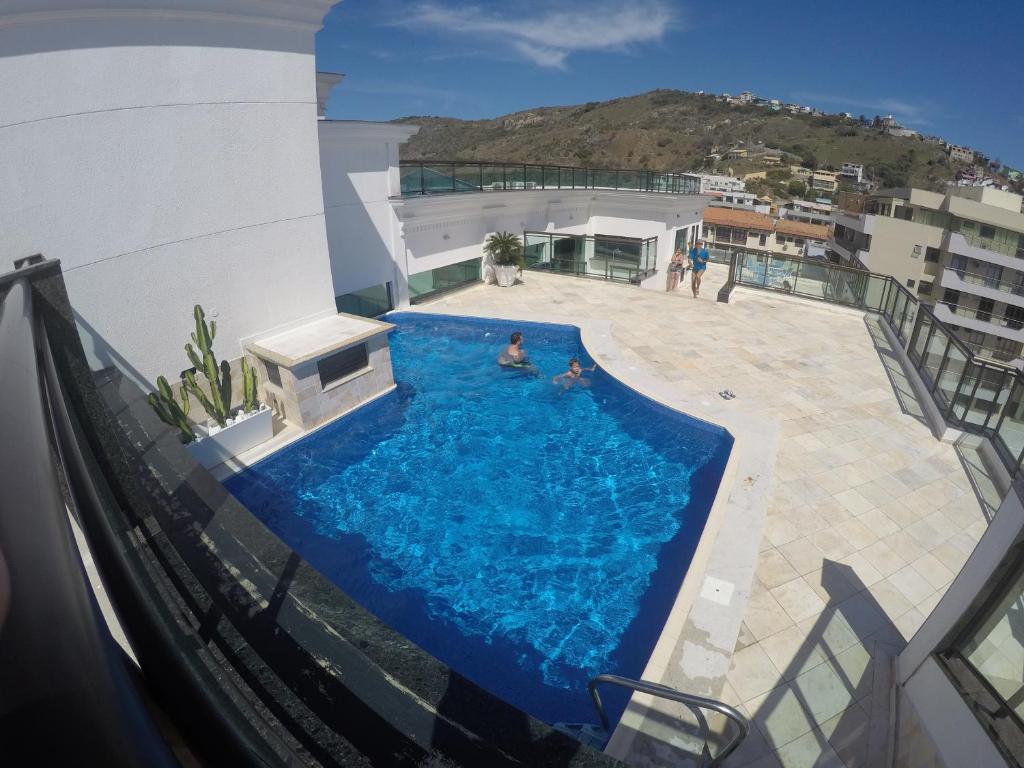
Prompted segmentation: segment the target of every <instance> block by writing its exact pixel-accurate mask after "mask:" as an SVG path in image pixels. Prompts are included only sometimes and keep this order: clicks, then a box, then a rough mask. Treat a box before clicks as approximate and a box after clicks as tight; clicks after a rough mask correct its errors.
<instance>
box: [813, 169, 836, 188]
mask: <svg viewBox="0 0 1024 768" xmlns="http://www.w3.org/2000/svg"><path fill="white" fill-rule="evenodd" d="M810 186H811V189H816V190H818V191H819V192H829V193H832V192H835V191H836V190H837V189H839V172H838V171H820V170H819V171H812V172H811V178H810Z"/></svg>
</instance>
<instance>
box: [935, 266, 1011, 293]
mask: <svg viewBox="0 0 1024 768" xmlns="http://www.w3.org/2000/svg"><path fill="white" fill-rule="evenodd" d="M947 269H949V271H950V272H952V273H953V274H955V275H956V276H957V278H959V279H960V280H962V281H963V282H965V283H971V284H972V285H980V286H982V287H984V288H991V289H993V290H995V291H1001V292H1003V293H1012V294H1013V295H1014V296H1024V274H1022V275H1021V276H1020V278H1018V279H1017V280H1002V279H1000V278H994V277H992V276H991V275H981V274H978V273H976V272H965V271H962V270H959V269H953V268H951V267H947Z"/></svg>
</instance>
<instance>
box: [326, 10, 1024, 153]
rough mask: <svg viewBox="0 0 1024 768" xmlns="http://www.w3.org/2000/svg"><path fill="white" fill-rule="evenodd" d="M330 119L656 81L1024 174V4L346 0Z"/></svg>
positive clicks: (533, 103)
mask: <svg viewBox="0 0 1024 768" xmlns="http://www.w3.org/2000/svg"><path fill="white" fill-rule="evenodd" d="M317 67H318V68H319V69H321V70H326V71H332V72H342V73H344V74H345V75H346V79H345V81H344V82H343V83H342V84H341V85H340V86H338V88H337V89H336V90H335V92H334V95H333V97H332V100H331V102H330V105H329V111H328V115H329V116H330V117H332V118H338V119H358V120H390V119H392V118H395V117H403V116H406V115H443V116H448V117H459V118H486V117H495V116H497V115H502V114H505V113H508V112H514V111H517V110H521V109H527V108H530V107H537V106H548V105H559V104H578V103H582V102H586V101H598V100H604V99H609V98H614V97H616V96H629V95H632V94H636V93H642V92H644V91H649V90H652V89H654V88H678V89H681V90H687V91H696V90H705V91H711V92H715V93H721V92H728V93H739V92H740V91H742V90H750V91H754V92H755V93H756V94H758V95H759V96H765V97H768V98H779V99H783V100H786V101H796V102H798V103H801V104H807V105H810V106H815V107H818V108H820V109H823V110H825V111H826V112H840V111H848V112H852V113H853V114H855V115H858V114H865V115H868V116H869V117H871V116H873V115H875V114H886V113H889V112H891V113H892V114H893V115H895V116H896V117H897V118H898V119H899V120H901V121H902V122H903V123H904V124H905V125H908V126H910V127H912V128H917V129H918V130H920V131H922V132H924V133H934V134H937V135H939V136H942V137H944V138H946V139H947V140H949V141H953V142H957V143H961V144H968V145H970V146H972V147H974V148H975V149H978V150H981V151H982V152H985V153H986V154H988V155H989V156H990V157H992V158H999V159H1001V160H1002V161H1003V162H1004V163H1007V164H1009V165H1011V166H1014V167H1016V168H1024V3H1021V2H1018V1H1017V0H1012V1H1011V0H991V1H990V2H986V3H984V4H980V5H978V6H971V5H969V4H964V3H962V2H955V3H954V2H946V0H929V1H926V0H886V2H873V1H871V0H857V1H856V2H833V0H817V2H803V0H791V1H790V2H781V3H765V2H764V1H763V0H760V1H759V2H745V1H744V0H734V1H733V2H730V3H722V2H709V1H707V0H680V1H679V2H674V1H673V0H620V1H619V2H612V1H609V0H591V1H590V2H586V1H585V0H547V1H546V2H543V1H542V0H509V1H507V2H488V1H487V0H478V2H464V1H463V0H433V1H431V0H344V2H341V3H339V4H338V5H336V6H335V7H334V8H333V9H332V10H331V12H330V13H329V14H328V16H327V19H326V21H325V24H324V28H323V30H321V32H320V33H319V35H318V36H317Z"/></svg>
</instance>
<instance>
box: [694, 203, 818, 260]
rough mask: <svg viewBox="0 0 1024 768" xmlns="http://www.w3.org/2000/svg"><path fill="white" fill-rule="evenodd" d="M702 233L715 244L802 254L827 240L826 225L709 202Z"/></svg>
mask: <svg viewBox="0 0 1024 768" xmlns="http://www.w3.org/2000/svg"><path fill="white" fill-rule="evenodd" d="M703 236H704V237H705V238H706V239H707V241H708V242H709V243H710V244H711V245H712V246H713V247H715V248H726V249H732V248H741V249H743V250H745V251H754V252H760V253H763V254H766V255H767V254H774V255H779V256H805V255H806V254H807V252H808V248H809V247H811V246H813V247H817V248H823V247H824V245H825V243H826V242H827V240H828V227H827V226H825V225H821V224H807V223H804V222H801V221H794V220H790V219H775V218H772V217H771V216H767V215H765V214H762V213H755V212H754V211H749V210H747V211H744V210H736V209H733V208H719V207H711V206H709V207H707V208H705V209H704V232H703Z"/></svg>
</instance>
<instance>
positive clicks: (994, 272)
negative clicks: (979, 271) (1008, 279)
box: [983, 264, 1003, 288]
mask: <svg viewBox="0 0 1024 768" xmlns="http://www.w3.org/2000/svg"><path fill="white" fill-rule="evenodd" d="M983 276H984V279H985V285H986V286H987V287H989V288H998V287H999V281H1000V280H1001V279H1002V277H1003V268H1002V267H1000V266H999V265H998V264H988V265H986V267H985V272H984V273H983Z"/></svg>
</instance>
